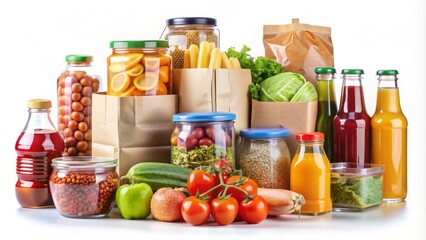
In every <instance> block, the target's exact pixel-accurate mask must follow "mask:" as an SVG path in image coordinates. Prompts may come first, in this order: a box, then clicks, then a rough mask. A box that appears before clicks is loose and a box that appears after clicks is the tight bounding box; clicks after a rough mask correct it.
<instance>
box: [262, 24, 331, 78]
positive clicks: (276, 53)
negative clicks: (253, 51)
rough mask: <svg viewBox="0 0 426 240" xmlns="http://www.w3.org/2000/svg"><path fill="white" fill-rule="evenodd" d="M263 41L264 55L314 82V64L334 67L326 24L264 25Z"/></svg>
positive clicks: (328, 29) (289, 70) (329, 33)
mask: <svg viewBox="0 0 426 240" xmlns="http://www.w3.org/2000/svg"><path fill="white" fill-rule="evenodd" d="M263 45H264V47H265V57H267V58H272V59H275V60H276V61H277V62H279V63H281V65H282V66H283V67H284V69H285V71H287V72H296V73H300V74H302V75H303V76H304V77H305V78H306V80H308V81H310V82H312V83H313V84H314V85H315V83H316V79H315V72H314V70H315V68H316V67H325V66H326V67H333V66H334V55H333V43H332V41H331V29H330V28H329V27H320V26H313V25H308V24H300V23H299V19H293V22H292V24H287V25H264V26H263Z"/></svg>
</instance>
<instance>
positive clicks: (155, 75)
mask: <svg viewBox="0 0 426 240" xmlns="http://www.w3.org/2000/svg"><path fill="white" fill-rule="evenodd" d="M168 46H169V44H168V42H167V41H164V40H148V41H112V42H111V43H110V47H111V48H112V54H111V55H110V56H109V57H108V95H113V96H120V97H125V96H150V95H166V94H171V93H172V88H173V86H172V59H171V57H170V56H169V55H168V54H167V48H168Z"/></svg>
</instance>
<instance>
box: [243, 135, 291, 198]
mask: <svg viewBox="0 0 426 240" xmlns="http://www.w3.org/2000/svg"><path fill="white" fill-rule="evenodd" d="M289 135H290V130H289V129H287V128H249V129H244V130H241V131H240V136H241V142H240V144H239V146H238V149H237V161H236V164H237V169H241V170H242V172H243V174H244V176H248V177H249V178H251V179H253V180H254V181H255V182H256V183H257V185H258V186H259V187H263V188H281V189H290V165H291V157H290V152H289V149H288V146H287V143H286V137H288V136H289Z"/></svg>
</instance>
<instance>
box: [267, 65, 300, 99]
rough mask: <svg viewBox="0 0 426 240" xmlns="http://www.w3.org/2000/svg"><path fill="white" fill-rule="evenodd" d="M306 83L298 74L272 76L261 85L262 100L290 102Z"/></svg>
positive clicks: (287, 73) (289, 73)
mask: <svg viewBox="0 0 426 240" xmlns="http://www.w3.org/2000/svg"><path fill="white" fill-rule="evenodd" d="M305 82H306V80H305V78H304V77H303V76H302V75H300V74H298V73H291V72H285V73H280V74H277V75H275V76H272V77H270V78H268V79H266V80H265V81H263V82H262V83H261V84H260V100H261V101H265V102H290V100H291V99H292V98H293V96H294V95H295V94H296V93H297V91H298V90H299V89H300V88H301V87H302V86H303V84H304V83H305Z"/></svg>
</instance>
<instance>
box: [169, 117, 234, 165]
mask: <svg viewBox="0 0 426 240" xmlns="http://www.w3.org/2000/svg"><path fill="white" fill-rule="evenodd" d="M235 118H236V115H235V114H234V113H227V112H189V113H178V114H175V115H173V122H175V126H176V127H175V129H174V131H173V134H172V136H171V145H172V163H173V164H176V165H180V166H182V167H186V168H193V169H194V168H197V167H200V166H208V165H212V164H214V163H215V162H216V161H217V160H219V159H226V160H228V161H230V162H231V163H232V165H233V166H234V164H235V162H234V159H235V140H234V139H235V128H234V121H235Z"/></svg>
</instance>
